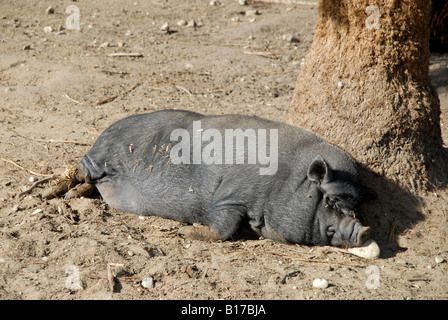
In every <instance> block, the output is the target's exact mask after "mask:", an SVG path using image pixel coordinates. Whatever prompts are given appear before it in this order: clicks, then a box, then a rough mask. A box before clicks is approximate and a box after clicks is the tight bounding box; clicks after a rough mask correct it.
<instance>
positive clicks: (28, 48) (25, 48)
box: [22, 44, 31, 50]
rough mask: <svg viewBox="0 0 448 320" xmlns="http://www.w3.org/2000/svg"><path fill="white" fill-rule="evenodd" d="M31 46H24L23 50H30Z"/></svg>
mask: <svg viewBox="0 0 448 320" xmlns="http://www.w3.org/2000/svg"><path fill="white" fill-rule="evenodd" d="M30 49H31V46H30V45H29V44H27V45H26V46H23V48H22V50H30Z"/></svg>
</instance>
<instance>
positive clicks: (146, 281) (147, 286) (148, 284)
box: [142, 277, 154, 289]
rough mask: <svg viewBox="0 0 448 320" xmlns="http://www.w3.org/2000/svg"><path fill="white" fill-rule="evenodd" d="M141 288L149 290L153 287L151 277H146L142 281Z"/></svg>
mask: <svg viewBox="0 0 448 320" xmlns="http://www.w3.org/2000/svg"><path fill="white" fill-rule="evenodd" d="M142 287H143V288H145V289H151V288H153V287H154V280H153V279H152V278H151V277H147V278H145V279H143V280H142Z"/></svg>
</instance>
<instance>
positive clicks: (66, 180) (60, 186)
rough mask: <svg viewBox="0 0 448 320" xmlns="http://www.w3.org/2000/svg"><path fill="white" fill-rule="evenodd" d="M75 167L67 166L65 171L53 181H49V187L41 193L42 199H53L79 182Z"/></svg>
mask: <svg viewBox="0 0 448 320" xmlns="http://www.w3.org/2000/svg"><path fill="white" fill-rule="evenodd" d="M77 171H78V169H77V168H67V170H65V172H64V173H63V174H62V175H61V176H60V177H59V178H58V179H56V180H55V181H52V182H50V188H48V189H46V190H45V191H44V192H43V193H42V199H53V198H58V197H61V196H63V195H64V194H65V193H67V192H68V191H69V190H70V189H72V188H74V187H75V186H76V185H77V184H79V181H78V179H77V178H76V175H77Z"/></svg>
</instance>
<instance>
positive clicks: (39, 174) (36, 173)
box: [0, 158, 53, 177]
mask: <svg viewBox="0 0 448 320" xmlns="http://www.w3.org/2000/svg"><path fill="white" fill-rule="evenodd" d="M0 160H3V161H5V162H8V163H11V164H12V165H15V166H16V167H18V168H20V169H22V170H25V171H27V172H28V173H31V174H33V175H35V176H40V177H50V176H53V175H52V174H43V173H38V172H34V171H32V170H30V169H27V168H24V167H22V166H21V165H19V164H17V163H16V162H14V161H12V160H9V159H4V158H0Z"/></svg>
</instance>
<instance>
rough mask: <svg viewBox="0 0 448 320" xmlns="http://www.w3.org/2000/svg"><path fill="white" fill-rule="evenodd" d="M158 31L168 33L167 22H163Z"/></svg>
mask: <svg viewBox="0 0 448 320" xmlns="http://www.w3.org/2000/svg"><path fill="white" fill-rule="evenodd" d="M160 31H163V32H167V33H168V32H170V26H169V24H168V22H165V23H164V24H163V25H162V26H161V27H160Z"/></svg>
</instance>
